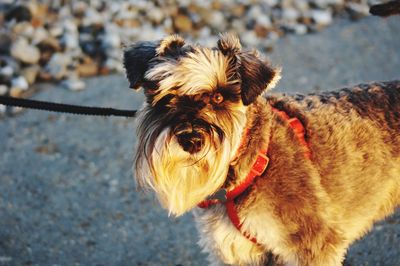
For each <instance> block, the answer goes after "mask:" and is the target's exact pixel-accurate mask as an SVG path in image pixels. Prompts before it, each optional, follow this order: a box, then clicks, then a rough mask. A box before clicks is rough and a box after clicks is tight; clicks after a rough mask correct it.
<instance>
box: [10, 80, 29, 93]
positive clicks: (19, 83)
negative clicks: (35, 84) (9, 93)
mask: <svg viewBox="0 0 400 266" xmlns="http://www.w3.org/2000/svg"><path fill="white" fill-rule="evenodd" d="M11 88H19V89H21V90H22V91H26V90H28V89H29V84H28V82H27V81H26V79H25V78H24V77H23V76H18V77H15V78H13V79H12V80H11Z"/></svg>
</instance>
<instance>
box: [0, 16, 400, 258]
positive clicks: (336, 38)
mask: <svg viewBox="0 0 400 266" xmlns="http://www.w3.org/2000/svg"><path fill="white" fill-rule="evenodd" d="M269 56H270V58H271V61H272V62H273V63H274V64H275V65H280V66H282V67H283V78H282V80H281V82H280V83H279V85H278V87H277V88H276V89H275V91H278V92H288V93H294V92H302V93H305V92H315V91H317V92H318V91H324V90H332V89H335V88H340V87H344V86H349V85H355V84H358V83H362V82H369V81H384V80H392V79H399V78H400V17H392V18H389V19H382V18H375V17H368V18H365V19H363V20H361V21H358V22H355V23H353V22H349V21H336V22H335V24H334V25H333V26H331V27H329V28H328V29H326V30H324V31H322V32H320V33H317V34H309V35H305V36H288V37H285V38H283V39H281V40H280V41H279V42H278V44H277V45H276V47H275V49H274V51H273V53H272V54H271V55H269ZM38 87H40V89H41V91H40V93H38V94H36V95H35V96H34V98H37V99H42V100H50V101H56V102H63V103H73V104H83V105H92V106H106V107H114V108H125V109H136V108H139V107H140V106H141V105H142V103H143V96H142V94H141V93H136V92H134V91H132V90H129V89H128V83H127V81H126V80H125V77H124V75H122V74H121V75H112V76H103V77H97V78H92V79H88V80H87V87H88V88H87V90H85V91H82V92H79V93H74V92H70V91H67V90H65V89H63V88H61V87H60V86H57V85H52V84H39V85H38ZM134 131H135V123H134V119H128V118H103V117H89V116H75V115H66V114H53V113H48V112H40V111H32V110H30V111H25V112H23V113H22V114H20V115H18V116H15V117H7V118H3V119H0V140H1V141H0V265H1V266H3V265H206V264H207V262H206V260H205V255H204V254H203V253H201V251H200V249H199V248H198V246H197V245H196V242H197V240H198V237H197V233H196V230H195V227H194V222H193V219H192V216H191V214H187V215H185V216H183V217H179V218H174V217H168V214H167V212H166V211H165V210H162V209H161V208H160V207H159V205H158V203H157V202H156V200H155V199H154V196H153V195H152V193H142V192H138V191H137V189H136V188H135V183H134V181H133V178H132V173H131V165H132V157H133V146H134V143H135V134H134ZM346 264H347V265H393V266H395V265H400V211H398V212H397V213H396V214H394V215H393V216H391V217H389V218H387V219H386V220H385V221H383V222H381V223H378V224H377V225H376V226H375V227H374V229H373V230H372V231H371V232H370V233H369V234H368V235H367V236H366V237H364V238H363V239H361V240H360V241H358V242H357V243H355V244H354V245H353V246H352V247H351V248H350V250H349V253H348V256H347V260H346Z"/></svg>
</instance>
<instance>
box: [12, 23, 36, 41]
mask: <svg viewBox="0 0 400 266" xmlns="http://www.w3.org/2000/svg"><path fill="white" fill-rule="evenodd" d="M12 32H13V33H14V34H15V35H16V36H23V37H26V38H27V39H31V38H32V37H33V35H34V33H35V29H34V28H33V26H32V24H31V23H29V22H27V21H23V22H20V23H17V24H15V25H14V26H13V27H12Z"/></svg>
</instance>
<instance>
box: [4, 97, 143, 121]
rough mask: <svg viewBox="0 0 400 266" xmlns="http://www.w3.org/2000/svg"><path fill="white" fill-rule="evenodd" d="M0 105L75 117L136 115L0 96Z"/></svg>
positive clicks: (134, 111) (118, 110) (105, 109)
mask: <svg viewBox="0 0 400 266" xmlns="http://www.w3.org/2000/svg"><path fill="white" fill-rule="evenodd" d="M0 104H3V105H7V106H16V107H24V108H30V109H36V110H44V111H51V112H59V113H68V114H77V115H96V116H123V117H134V116H135V115H136V110H120V109H114V108H104V107H90V106H79V105H72V104H63V103H52V102H45V101H36V100H29V99H21V98H14V97H9V96H0Z"/></svg>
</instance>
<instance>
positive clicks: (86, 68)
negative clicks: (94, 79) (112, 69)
mask: <svg viewBox="0 0 400 266" xmlns="http://www.w3.org/2000/svg"><path fill="white" fill-rule="evenodd" d="M80 61H81V63H80V64H78V65H77V67H76V71H77V72H78V74H79V76H80V77H90V76H94V75H96V74H97V72H98V71H99V68H98V66H97V64H96V63H95V62H94V61H93V60H92V59H91V58H90V57H88V56H85V57H83V58H82V59H81V60H80Z"/></svg>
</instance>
